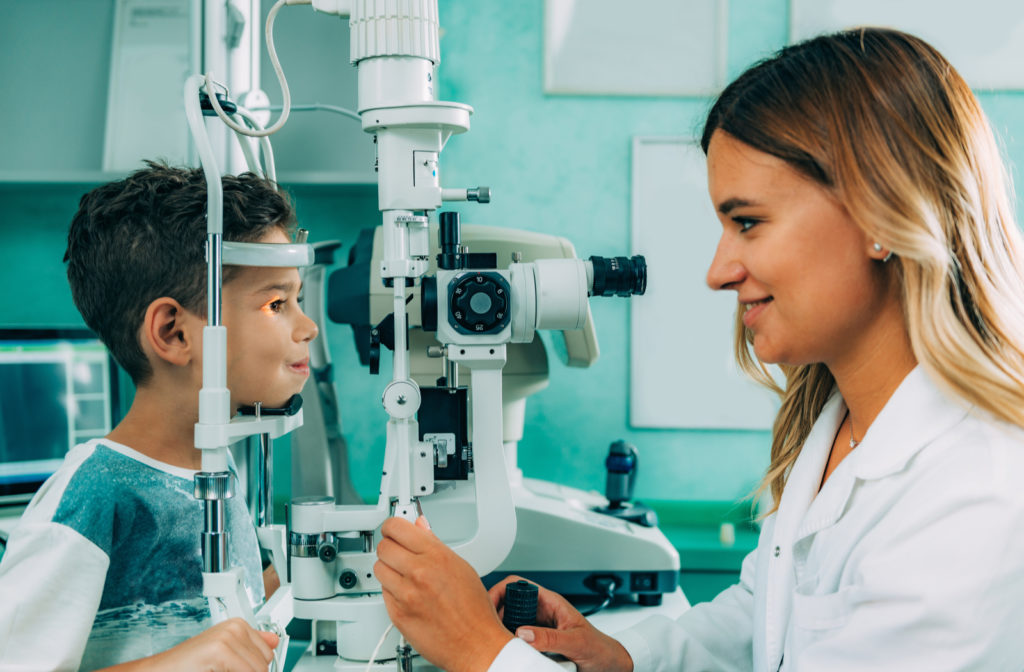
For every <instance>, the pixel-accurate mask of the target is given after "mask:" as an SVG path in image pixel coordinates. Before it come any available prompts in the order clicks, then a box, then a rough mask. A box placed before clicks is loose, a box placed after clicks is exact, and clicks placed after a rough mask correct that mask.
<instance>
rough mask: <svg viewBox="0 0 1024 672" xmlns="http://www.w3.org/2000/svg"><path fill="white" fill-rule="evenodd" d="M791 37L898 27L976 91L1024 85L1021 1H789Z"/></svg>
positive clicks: (1023, 33)
mask: <svg viewBox="0 0 1024 672" xmlns="http://www.w3.org/2000/svg"><path fill="white" fill-rule="evenodd" d="M790 1H791V11H790V37H791V39H792V41H794V42H796V41H799V40H802V39H804V38H807V37H812V36H814V35H817V34H818V33H823V32H831V31H835V30H841V29H843V28H851V27H854V26H865V25H868V26H884V27H888V28H897V29H899V30H903V31H906V32H908V33H912V34H914V35H917V36H918V37H921V38H923V39H924V40H926V41H928V42H929V43H931V44H932V46H934V47H935V48H936V49H938V50H939V51H940V52H942V54H943V56H945V57H946V58H947V59H948V60H949V62H950V63H952V64H953V67H955V68H956V69H957V71H959V72H960V74H961V76H963V78H964V79H965V80H967V83H968V84H969V85H970V86H971V88H973V89H1024V2H1020V0H971V1H970V2H935V1H934V0H790Z"/></svg>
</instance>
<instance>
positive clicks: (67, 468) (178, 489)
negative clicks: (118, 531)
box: [22, 439, 192, 554]
mask: <svg viewBox="0 0 1024 672" xmlns="http://www.w3.org/2000/svg"><path fill="white" fill-rule="evenodd" d="M191 473H192V472H189V471H188V470H186V469H178V468H174V467H170V466H169V465H164V464H161V463H159V462H156V461H155V460H152V459H150V458H147V457H146V456H144V455H142V454H141V453H138V452H136V451H134V450H132V449H131V448H128V447H127V446H122V445H120V444H116V443H113V442H110V441H106V440H104V439H95V440H92V441H89V442H86V443H83V444H79V445H77V446H75V447H74V448H72V449H71V450H70V451H69V452H68V454H67V456H66V457H65V460H64V463H63V464H62V465H61V467H60V468H59V469H58V470H57V472H56V473H54V474H53V476H51V477H50V478H49V479H48V480H47V481H46V483H45V484H44V485H43V487H42V488H40V490H39V492H38V493H37V494H36V496H35V497H34V498H33V500H32V502H31V504H30V505H29V507H28V509H27V510H26V511H25V514H24V515H23V517H22V521H23V522H37V523H47V522H49V523H57V524H60V525H64V526H66V527H69V528H71V529H73V530H75V531H76V532H77V533H79V534H80V535H82V536H83V537H85V538H86V539H88V540H89V541H90V542H92V543H93V544H95V545H96V546H98V547H99V548H100V549H101V550H103V551H104V552H105V553H107V554H109V553H110V551H111V550H112V544H113V539H112V532H113V530H114V528H115V525H114V519H115V516H117V515H118V512H120V513H121V514H122V515H123V514H124V513H125V512H126V511H131V510H135V509H137V506H135V505H136V504H137V503H138V501H139V500H143V499H154V498H155V499H163V498H167V499H180V498H181V497H183V496H185V497H187V498H189V499H191V498H192V493H191V484H192V478H191Z"/></svg>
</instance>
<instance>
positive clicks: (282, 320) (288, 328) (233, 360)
mask: <svg viewBox="0 0 1024 672" xmlns="http://www.w3.org/2000/svg"><path fill="white" fill-rule="evenodd" d="M259 242H261V243H288V242H291V241H290V240H289V239H288V237H287V235H286V234H285V233H284V232H283V231H281V230H280V229H275V230H274V231H273V232H271V233H269V234H267V235H266V236H264V237H263V238H262V239H261V240H260V241H259ZM300 289H301V283H300V280H299V272H298V270H297V269H295V268H271V267H245V268H241V269H238V271H237V272H236V274H235V275H234V276H233V277H232V278H231V281H230V282H228V283H226V284H225V285H224V292H223V297H222V318H223V323H224V326H225V327H227V331H228V344H227V346H228V352H227V356H228V365H227V374H228V388H229V389H230V390H231V403H232V405H233V406H235V407H236V408H237V407H238V406H239V405H241V404H245V405H252V404H253V403H255V402H257V401H259V402H262V403H263V405H264V406H269V407H278V406H283V405H284V403H285V402H286V401H288V399H289V398H290V397H291V396H292V395H293V394H297V393H298V392H300V391H301V390H302V386H303V385H304V384H305V382H306V378H308V377H309V342H310V341H311V340H313V339H314V338H316V335H317V327H316V323H315V322H313V320H311V319H310V318H308V317H306V314H305V313H303V312H302V310H301V309H300V308H299V302H298V299H299V291H300Z"/></svg>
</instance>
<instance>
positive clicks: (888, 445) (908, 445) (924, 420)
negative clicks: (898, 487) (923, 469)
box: [847, 366, 971, 480]
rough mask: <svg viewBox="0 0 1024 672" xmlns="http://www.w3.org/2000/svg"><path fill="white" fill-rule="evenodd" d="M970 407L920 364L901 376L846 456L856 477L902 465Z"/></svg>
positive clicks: (880, 474) (871, 475)
mask: <svg viewBox="0 0 1024 672" xmlns="http://www.w3.org/2000/svg"><path fill="white" fill-rule="evenodd" d="M970 411H971V407H970V405H969V404H968V403H967V402H965V401H962V400H960V399H958V398H956V397H953V396H951V395H949V394H947V393H946V392H944V391H943V390H941V389H939V387H938V386H937V385H936V384H935V383H934V382H932V380H931V378H929V376H928V374H927V373H925V371H924V369H923V368H922V367H921V366H917V367H915V368H914V369H913V370H912V371H911V372H910V373H909V374H907V377H906V378H904V379H903V382H902V383H900V385H899V387H897V388H896V391H895V392H894V393H893V395H892V397H890V398H889V401H888V402H887V403H886V405H885V407H884V408H883V409H882V412H881V413H879V414H878V417H876V418H875V421H874V422H872V423H871V427H869V428H868V431H867V432H866V433H865V434H864V438H863V439H862V440H861V442H860V444H859V445H858V446H857V448H856V449H854V451H853V452H852V453H851V454H850V455H849V457H848V458H847V459H849V460H851V462H852V464H851V465H850V466H851V470H852V473H853V475H854V476H855V477H856V478H859V479H861V480H873V479H878V478H884V477H885V476H889V475H890V474H894V473H896V472H898V471H900V470H901V469H903V468H904V467H905V466H906V464H907V462H909V461H910V460H911V458H913V457H914V456H915V455H916V454H917V453H918V452H919V451H920V450H921V449H922V448H924V447H925V446H926V445H928V444H929V443H931V442H932V441H934V440H935V439H936V438H937V437H939V436H941V435H942V434H944V433H945V432H946V431H948V430H949V429H950V428H951V427H952V426H953V425H955V424H957V423H958V422H960V421H961V420H963V419H964V417H965V416H966V415H967V414H968V413H969V412H970Z"/></svg>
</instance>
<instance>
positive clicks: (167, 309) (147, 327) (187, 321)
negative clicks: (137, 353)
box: [141, 296, 202, 366]
mask: <svg viewBox="0 0 1024 672" xmlns="http://www.w3.org/2000/svg"><path fill="white" fill-rule="evenodd" d="M197 319H198V318H197V317H196V316H195V315H194V314H193V313H191V312H189V311H188V310H186V309H185V308H184V307H183V306H182V305H181V304H180V303H178V302H177V301H175V300H174V299H172V298H170V297H167V296H162V297H160V298H159V299H155V300H154V301H153V302H152V303H150V304H149V307H148V308H146V316H145V318H143V321H142V334H141V336H142V338H141V340H142V349H143V351H144V352H147V353H152V354H153V355H154V356H155V357H158V358H160V359H162V360H164V361H166V362H168V363H169V364H174V365H176V366H186V365H187V364H188V363H189V362H190V361H192V359H193V358H194V357H195V355H196V352H197V350H196V349H197V348H201V347H202V342H201V341H198V340H197V338H201V336H198V334H202V330H201V329H200V330H199V331H198V332H197V331H196V327H197V325H196V324H195V322H196V320H197ZM200 326H201V325H200Z"/></svg>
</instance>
